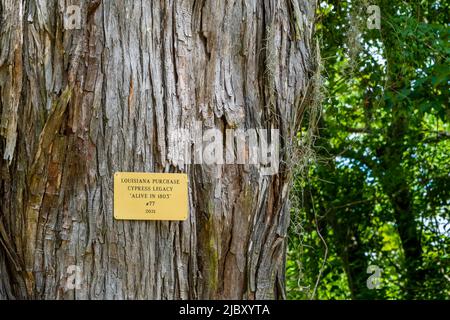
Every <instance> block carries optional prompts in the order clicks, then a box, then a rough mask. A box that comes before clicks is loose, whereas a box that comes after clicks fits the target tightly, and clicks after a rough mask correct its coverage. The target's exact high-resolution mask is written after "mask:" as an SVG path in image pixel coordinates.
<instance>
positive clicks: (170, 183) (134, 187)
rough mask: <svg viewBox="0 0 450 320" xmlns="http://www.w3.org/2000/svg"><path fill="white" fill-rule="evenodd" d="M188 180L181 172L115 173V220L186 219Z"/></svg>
mask: <svg viewBox="0 0 450 320" xmlns="http://www.w3.org/2000/svg"><path fill="white" fill-rule="evenodd" d="M187 217H188V180H187V175H186V174H184V173H139V172H116V173H115V174H114V218H116V219H118V220H186V219H187Z"/></svg>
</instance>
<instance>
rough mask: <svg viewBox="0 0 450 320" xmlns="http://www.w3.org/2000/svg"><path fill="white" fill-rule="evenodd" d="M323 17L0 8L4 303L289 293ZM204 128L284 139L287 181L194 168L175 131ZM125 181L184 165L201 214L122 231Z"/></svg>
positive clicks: (183, 6) (254, 5)
mask: <svg viewBox="0 0 450 320" xmlns="http://www.w3.org/2000/svg"><path fill="white" fill-rule="evenodd" d="M69 5H75V6H78V8H80V17H81V20H80V21H79V22H80V23H79V25H78V20H77V19H76V18H77V15H76V14H77V11H76V8H77V7H75V9H74V8H73V7H70V6H69ZM314 11H315V1H313V0H308V1H307V0H286V1H277V0H272V1H269V0H267V1H257V0H253V1H248V0H245V1H244V0H242V1H225V0H221V1H213V0H178V1H176V0H165V1H162V0H161V1H156V0H155V1H151V0H137V1H136V0H128V1H99V0H91V1H77V0H73V1H63V0H61V1H52V0H48V1H46V0H42V1H30V0H22V1H17V0H1V2H0V114H1V126H0V154H1V155H2V157H1V160H0V161H1V162H0V169H1V184H0V199H1V209H0V210H1V212H0V214H1V216H0V298H3V299H13V298H27V299H188V298H190V299H216V298H217V299H222V298H227V299H255V298H256V299H270V298H283V297H284V268H285V266H284V264H285V253H286V231H287V226H288V223H289V206H288V195H289V183H290V168H291V163H290V161H289V160H290V158H291V152H292V149H291V145H292V141H293V139H294V137H295V134H296V132H297V128H298V125H299V122H300V119H301V118H302V113H303V112H302V111H301V110H305V108H306V107H307V106H308V104H309V101H310V99H309V98H310V95H311V92H312V89H313V87H314V84H313V81H312V79H313V74H314V72H315V70H316V65H315V59H314V54H313V49H314V47H315V46H313V39H312V32H313V24H314V23H313V22H314ZM65 20H66V21H65ZM72 22H73V24H72ZM198 121H200V122H201V126H202V129H203V130H206V129H211V128H215V129H218V130H220V132H223V133H225V131H226V129H239V128H241V129H250V128H255V129H270V128H276V129H279V130H280V137H281V138H280V152H279V159H280V166H279V170H278V172H277V173H276V174H272V175H264V174H263V173H262V170H261V166H259V165H251V164H236V165H232V164H223V165H220V164H219V165H217V164H210V165H206V164H183V163H179V162H178V161H177V148H176V147H177V146H175V145H174V144H172V143H171V140H170V139H169V137H170V135H171V133H172V132H174V131H176V130H178V129H188V130H192V128H194V126H195V125H196V123H198ZM247 151H248V150H247ZM118 171H130V172H186V173H187V174H188V177H189V212H190V214H189V218H188V219H187V220H186V221H183V222H168V221H117V220H114V218H113V212H112V210H113V176H114V173H115V172H118Z"/></svg>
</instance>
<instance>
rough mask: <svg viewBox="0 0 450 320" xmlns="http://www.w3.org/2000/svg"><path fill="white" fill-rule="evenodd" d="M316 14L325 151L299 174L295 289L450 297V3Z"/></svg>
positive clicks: (346, 6) (329, 294) (328, 4)
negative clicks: (374, 286)
mask: <svg viewBox="0 0 450 320" xmlns="http://www.w3.org/2000/svg"><path fill="white" fill-rule="evenodd" d="M369 5H378V6H379V8H380V12H381V29H380V30H377V29H369V28H368V27H367V24H366V20H367V18H368V13H367V8H368V6H369ZM319 17H321V19H320V24H319V26H318V29H319V30H320V35H321V40H322V48H321V51H322V56H323V61H324V62H325V63H324V68H325V70H324V77H325V80H326V81H325V88H326V91H327V99H325V103H324V116H323V117H322V121H321V123H320V139H319V140H318V141H317V147H318V148H317V150H318V155H317V159H318V161H317V162H316V163H315V164H314V165H313V166H312V167H311V168H310V172H309V173H308V174H306V175H304V176H299V177H298V178H297V179H296V181H297V182H296V187H295V190H296V191H295V195H296V199H298V200H297V202H298V203H301V204H302V206H303V207H302V206H299V208H298V210H299V213H298V215H297V218H298V220H299V221H298V223H297V225H298V224H300V225H302V226H303V230H300V236H298V232H294V231H295V230H292V237H291V239H292V240H291V248H292V249H291V255H290V257H291V259H290V261H289V263H288V278H289V287H290V288H291V292H292V297H294V298H305V297H306V298H309V297H311V296H314V297H318V298H334V299H336V298H350V297H351V298H366V299H367V298H415V299H432V298H441V299H448V297H449V296H450V279H449V277H448V275H449V274H450V263H449V262H450V260H449V258H450V256H449V253H448V252H449V248H450V210H449V209H450V207H449V205H450V192H449V191H450V188H449V186H450V174H449V172H450V160H449V157H448V155H449V154H450V139H449V138H450V109H449V108H448V102H449V90H448V83H449V72H450V69H449V65H450V64H449V62H450V61H449V46H448V20H449V5H448V3H445V2H437V1H416V2H405V1H384V0H383V1H370V2H369V1H322V2H321V5H320V9H319ZM297 231H298V230H297ZM299 247H300V249H301V251H299V250H298V248H299ZM299 252H301V253H299ZM369 265H376V266H378V267H379V268H381V269H383V271H382V275H381V287H380V289H379V290H371V289H369V288H368V287H367V283H366V282H367V279H368V277H369V276H370V275H371V274H370V273H367V268H368V266H369ZM320 272H322V273H320ZM318 275H319V276H320V281H319V282H317V277H318ZM299 277H300V287H299V286H298V284H297V283H298V278H299ZM316 285H317V286H316ZM305 288H306V289H305ZM314 288H315V289H316V290H314Z"/></svg>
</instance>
